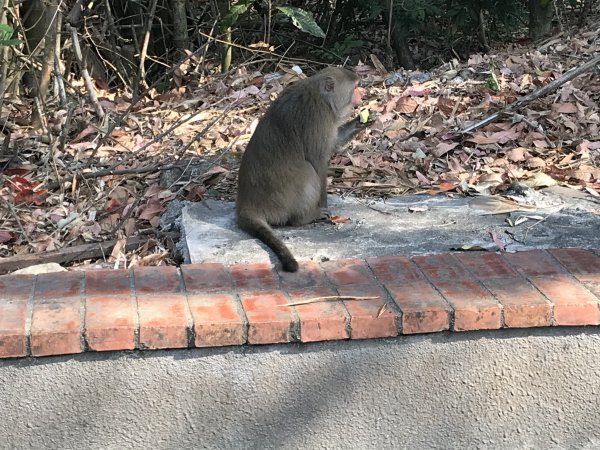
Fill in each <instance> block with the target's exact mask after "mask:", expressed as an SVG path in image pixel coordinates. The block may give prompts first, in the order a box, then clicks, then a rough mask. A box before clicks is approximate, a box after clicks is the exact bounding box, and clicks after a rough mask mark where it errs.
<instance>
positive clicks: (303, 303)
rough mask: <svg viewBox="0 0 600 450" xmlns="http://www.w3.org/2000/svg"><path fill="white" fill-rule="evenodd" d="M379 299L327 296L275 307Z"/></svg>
mask: <svg viewBox="0 0 600 450" xmlns="http://www.w3.org/2000/svg"><path fill="white" fill-rule="evenodd" d="M378 299H379V297H355V296H353V295H327V296H325V297H313V298H309V299H307V300H300V301H298V302H293V303H286V304H285V305H277V307H279V308H281V307H283V306H298V305H308V304H310V303H317V302H331V301H334V300H378Z"/></svg>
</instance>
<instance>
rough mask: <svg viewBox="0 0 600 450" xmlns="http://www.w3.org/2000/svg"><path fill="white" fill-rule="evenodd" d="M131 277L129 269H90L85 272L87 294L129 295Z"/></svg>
mask: <svg viewBox="0 0 600 450" xmlns="http://www.w3.org/2000/svg"><path fill="white" fill-rule="evenodd" d="M129 294H131V279H130V278H129V271H128V270H124V269H123V270H89V271H87V272H85V295H86V296H87V297H89V296H93V295H101V296H106V295H129Z"/></svg>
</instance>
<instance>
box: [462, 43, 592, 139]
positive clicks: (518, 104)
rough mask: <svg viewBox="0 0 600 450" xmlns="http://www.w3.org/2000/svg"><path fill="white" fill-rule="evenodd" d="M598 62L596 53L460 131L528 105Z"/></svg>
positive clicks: (465, 130) (492, 120)
mask: <svg viewBox="0 0 600 450" xmlns="http://www.w3.org/2000/svg"><path fill="white" fill-rule="evenodd" d="M599 62H600V55H597V56H596V57H594V58H592V59H590V60H588V61H587V62H585V63H584V64H582V65H581V66H579V67H575V68H573V69H571V70H569V71H568V72H567V73H565V74H564V75H563V76H562V77H560V78H558V79H556V80H554V81H552V82H551V83H548V84H547V85H546V86H543V87H541V88H539V89H537V90H535V91H533V92H532V93H531V94H529V95H526V96H525V97H523V98H521V99H519V100H517V101H516V102H515V103H511V104H510V105H508V106H507V107H505V108H504V109H502V110H501V111H498V112H496V113H494V114H492V115H491V116H488V117H486V118H485V119H483V120H480V121H479V122H477V123H475V124H473V125H471V126H470V127H467V128H465V129H464V130H463V131H462V133H463V134H466V133H472V132H473V131H475V130H477V129H478V128H481V127H484V126H486V125H488V124H490V123H492V122H494V121H495V120H496V119H498V118H499V117H501V116H503V115H505V114H510V113H513V112H515V111H518V110H520V109H522V108H523V107H524V106H526V105H528V104H529V103H531V102H532V101H534V100H537V99H538V98H541V97H543V96H545V95H548V94H549V93H550V92H553V91H555V90H556V89H558V88H559V87H560V86H562V85H563V84H565V83H567V82H569V81H571V80H572V79H573V78H576V77H578V76H579V75H581V74H582V73H584V72H587V71H588V70H590V69H593V68H594V66H595V65H596V64H598V63H599Z"/></svg>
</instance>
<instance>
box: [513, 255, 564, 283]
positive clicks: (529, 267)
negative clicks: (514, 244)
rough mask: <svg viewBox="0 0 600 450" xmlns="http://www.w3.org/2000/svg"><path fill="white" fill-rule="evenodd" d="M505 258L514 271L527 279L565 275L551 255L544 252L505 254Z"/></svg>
mask: <svg viewBox="0 0 600 450" xmlns="http://www.w3.org/2000/svg"><path fill="white" fill-rule="evenodd" d="M503 256H504V258H506V260H507V261H508V263H509V265H510V266H511V267H512V268H513V269H515V270H516V271H517V272H519V273H522V274H523V275H525V276H527V277H537V276H543V275H558V274H564V273H565V272H564V271H563V270H562V268H561V267H560V266H559V265H558V264H557V263H555V262H554V260H553V259H552V258H551V257H550V255H548V253H546V252H545V251H543V250H530V251H524V252H517V253H504V254H503Z"/></svg>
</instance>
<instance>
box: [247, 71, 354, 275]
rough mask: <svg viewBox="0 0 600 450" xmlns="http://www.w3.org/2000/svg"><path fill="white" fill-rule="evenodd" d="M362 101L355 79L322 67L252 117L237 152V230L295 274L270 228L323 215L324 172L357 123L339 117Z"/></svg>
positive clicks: (293, 265) (292, 260)
mask: <svg viewBox="0 0 600 450" xmlns="http://www.w3.org/2000/svg"><path fill="white" fill-rule="evenodd" d="M360 102H361V89H360V88H359V87H358V77H357V76H356V75H355V74H354V73H353V72H350V71H349V70H346V69H341V68H336V67H329V68H327V69H324V70H322V71H321V72H319V73H317V74H316V75H314V76H312V77H309V78H306V79H304V80H301V81H297V82H295V83H294V84H292V85H291V86H288V87H287V88H286V89H284V90H283V92H282V93H281V94H280V95H279V97H278V98H277V100H275V101H274V102H273V104H272V105H271V106H270V107H269V109H268V110H267V112H266V113H265V115H264V116H263V118H262V119H261V120H260V121H259V123H258V126H257V127H256V130H255V131H254V134H253V135H252V138H251V139H250V142H249V143H248V146H247V147H246V151H245V153H244V156H243V157H242V161H241V165H240V171H239V178H238V193H237V202H236V215H237V221H238V225H239V226H240V228H241V229H242V230H244V231H246V232H247V233H248V234H250V235H251V236H253V237H255V238H258V239H260V240H261V241H262V242H264V243H265V244H266V245H267V246H268V247H269V248H271V250H273V252H274V253H275V254H276V255H277V257H278V258H279V260H280V261H281V264H282V267H283V270H285V271H288V272H296V271H297V270H298V262H297V261H296V259H295V258H294V256H293V255H292V253H291V252H290V250H289V249H288V248H287V247H286V245H285V244H284V243H283V242H282V241H281V239H280V238H278V237H277V236H276V235H275V233H274V232H273V229H272V228H271V225H274V226H278V225H292V226H298V225H304V224H307V223H310V222H314V221H316V220H321V219H326V218H329V212H328V210H327V169H328V165H329V159H330V158H331V155H332V153H333V152H334V150H335V149H336V148H337V147H338V146H340V145H343V144H345V143H346V142H347V141H348V140H349V139H350V138H351V137H352V136H353V135H354V134H355V133H356V132H357V131H358V130H360V128H361V124H360V121H359V119H358V118H356V119H353V120H350V121H349V122H346V123H344V120H345V118H346V117H347V116H349V115H350V113H351V112H352V111H353V109H354V107H355V106H357V105H358V104H360Z"/></svg>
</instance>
